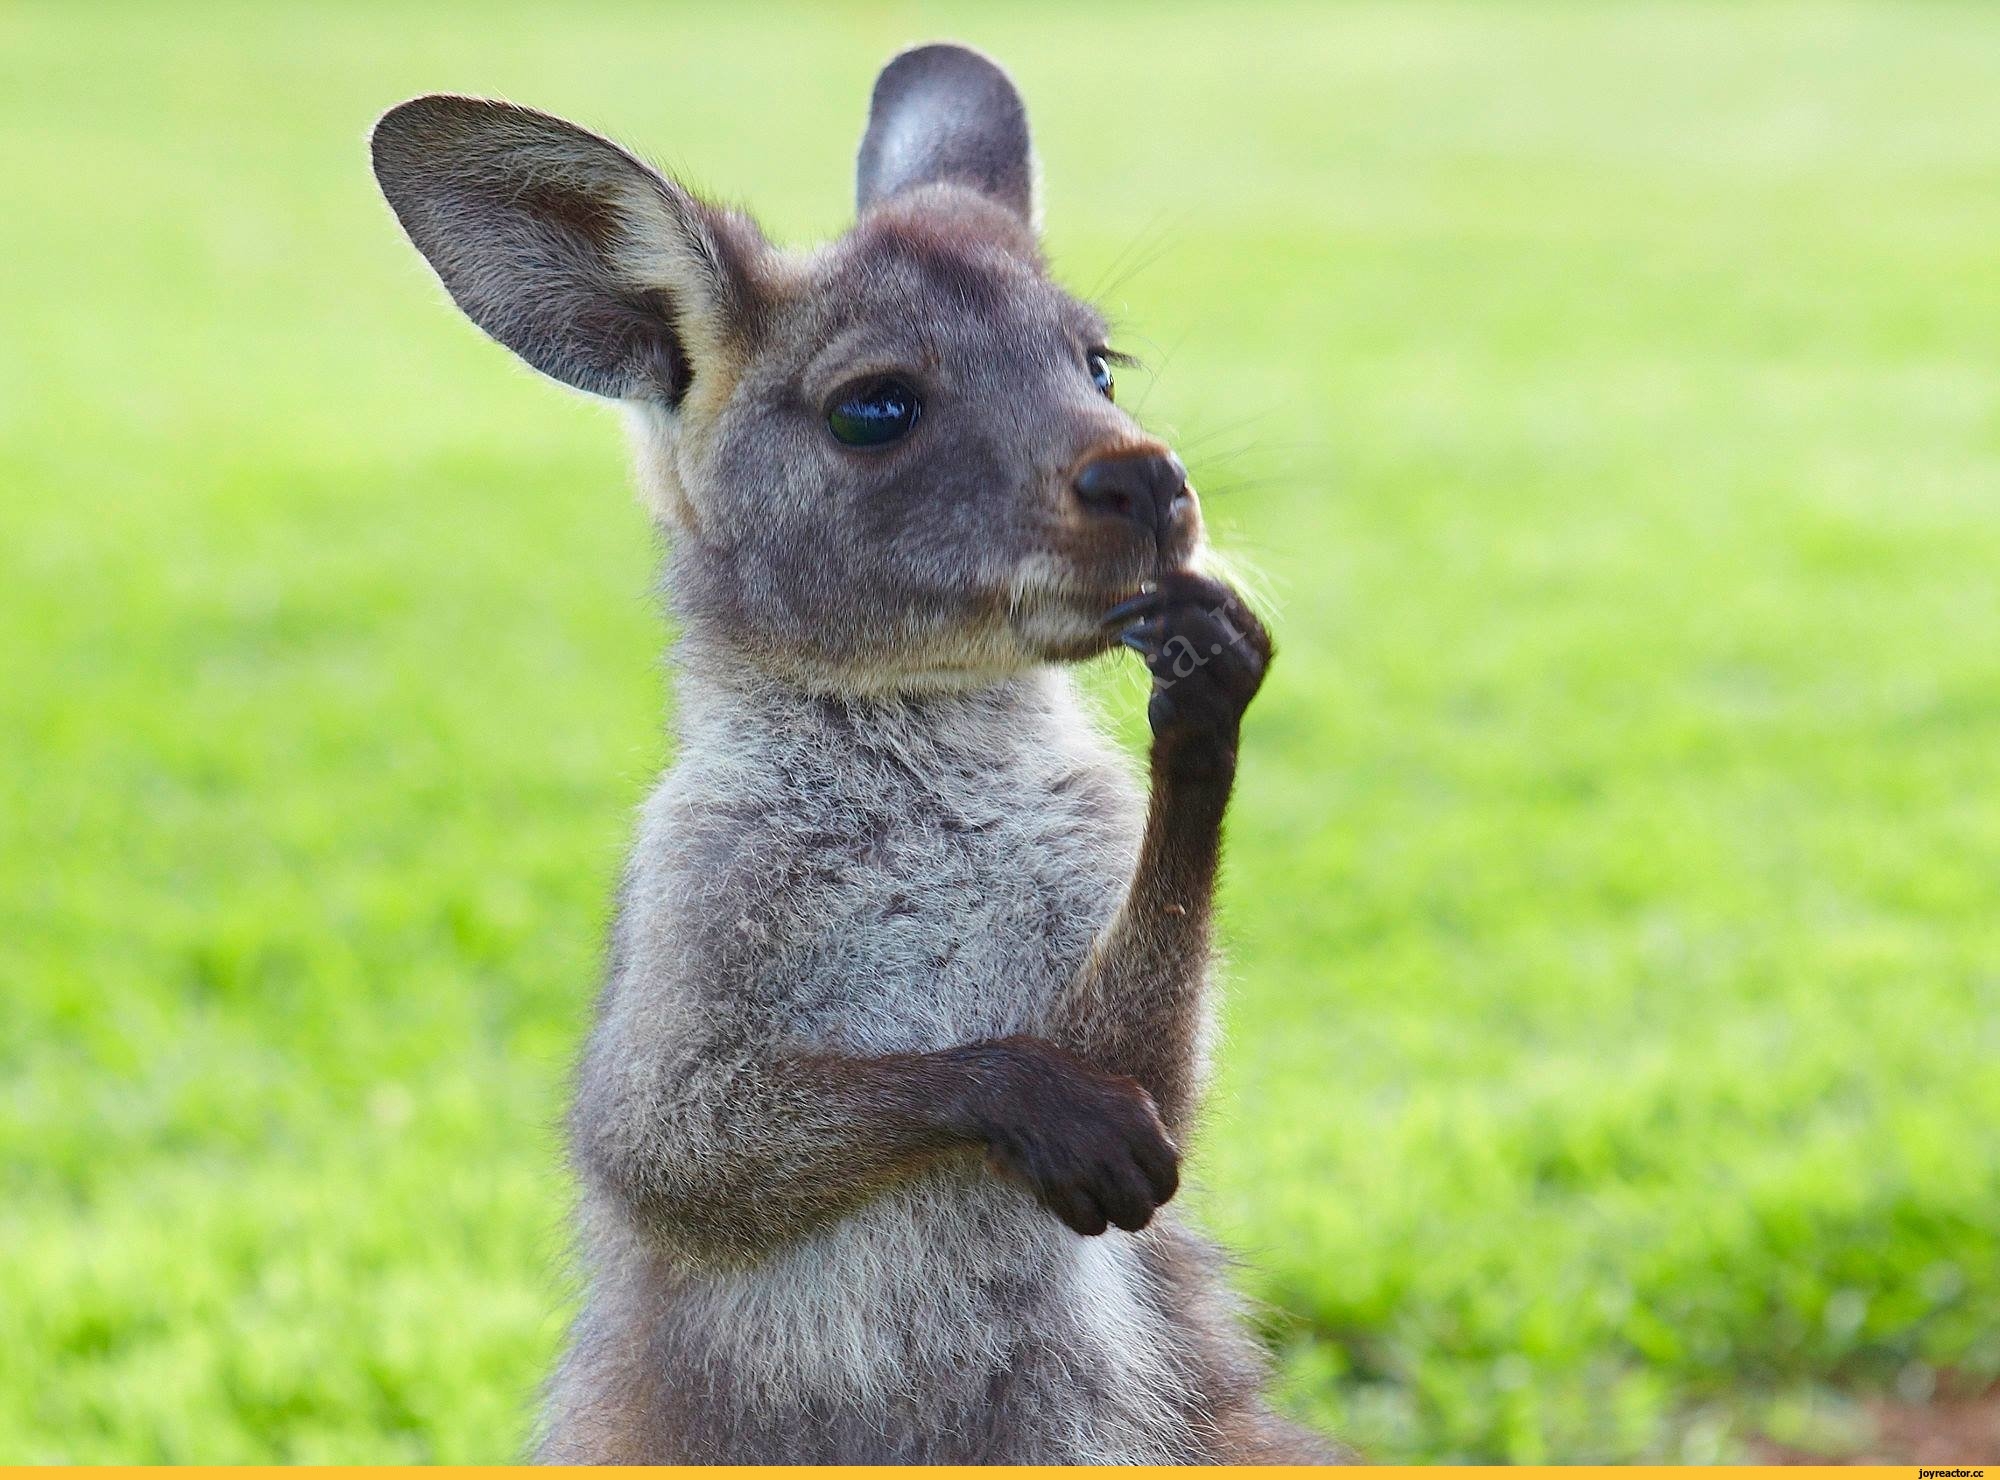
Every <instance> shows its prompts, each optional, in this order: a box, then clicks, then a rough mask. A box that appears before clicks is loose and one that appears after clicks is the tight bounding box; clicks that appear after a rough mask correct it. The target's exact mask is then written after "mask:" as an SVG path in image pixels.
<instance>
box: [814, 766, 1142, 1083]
mask: <svg viewBox="0 0 2000 1480" xmlns="http://www.w3.org/2000/svg"><path fill="white" fill-rule="evenodd" d="M1120 779H1122V778H1118V777H1116V776H1112V775H1098V774H1091V775H1088V776H1083V775H1079V774H1076V773H1073V772H1059V773H1058V774H1056V775H1053V776H1051V775H1048V774H1044V773H1040V772H1038V771H1031V772H1029V773H1028V774H1025V775H1023V774H1018V773H1013V772H1010V771H1008V770H1005V769H992V770H986V771H978V770H972V771H970V772H968V771H962V770H959V769H956V768H953V769H951V770H948V771H945V772H943V773H942V774H928V775H927V774H923V773H921V772H904V773H901V774H891V775H889V776H886V777H879V776H878V778H877V781H876V784H875V785H873V786H871V787H869V788H868V789H867V793H866V794H865V795H861V794H857V795H852V796H850V797H849V798H847V800H846V804H845V805H844V806H842V807H841V808H839V809H838V810H839V813H840V815H841V819H842V821H843V822H844V824H845V825H844V826H837V827H828V828H823V829H821V830H819V831H818V832H817V833H816V835H815V840H814V841H815V846H814V847H813V848H811V849H810V850H808V852H807V853H806V854H805V855H803V856H802V857H801V859H800V860H799V864H800V867H799V870H798V874H799V877H800V881H801V882H800V887H799V888H797V889H796V890H793V891H789V893H790V898H789V900H788V905H789V906H790V908H791V909H792V911H793V917H792V918H791V919H790V920H788V921H787V922H786V927H787V928H786V929H785V931H784V933H785V934H786V935H787V936H789V937H790V939H791V940H792V941H793V942H794V949H793V950H792V951H791V952H788V953H787V954H788V955H790V956H791V958H792V959H791V960H790V961H789V962H788V963H786V970H785V975H786V976H787V977H788V978H789V981H790V1002H789V1007H790V1010H791V1013H792V1014H793V1016H794V1019H795V1026H796V1027H797V1028H798V1029H799V1030H801V1031H802V1032H803V1033H804V1034H806V1035H807V1036H809V1037H810V1038H812V1039H814V1040H816V1041H822V1042H828V1043H838V1044H841V1045H843V1046H846V1047H851V1048H855V1049H862V1050H867V1051H872V1052H884V1051H890V1050H895V1049H926V1048H942V1047H946V1046H949V1045H951V1044H954V1043H962V1042H966V1041H968V1040H972V1039H977V1038H982V1037H994V1036H1001V1035H1004V1034H1007V1033H1020V1032H1035V1031H1037V1030H1038V1029H1039V1028H1040V1026H1041V1023H1042V1017H1043V1014H1044V1012H1045V1010H1046V1007H1047V1004H1048V1003H1049V1002H1050V1000H1051V999H1052V998H1053V996H1054V994H1055V993H1056V992H1057V991H1059V990H1060V989H1061V987H1062V986H1063V984H1064V983H1066V982H1067V981H1068V980H1069V979H1070V978H1071V977H1072V976H1073V975H1074V974H1075V972H1076V971H1077V969H1078V968H1079V967H1080V966H1081V965H1082V962H1083V959H1084V955H1085V953H1086V952H1087V951H1088V950H1089V948H1090V943H1091V940H1092V939H1093V938H1094V936H1095V935H1096V934H1097V932H1098V930H1099V929H1100V928H1101V927H1102V926H1103V924H1104V923H1105V922H1106V921H1107V920H1108V919H1109V918H1110V916H1111V913H1112V911H1113V910H1115V909H1116V907H1117V904H1118V900H1119V897H1120V893H1121V890H1122V885H1123V881H1124V879H1125V878H1126V877H1127V874H1128V872H1129V867H1130V857H1131V852H1132V850H1133V848H1135V847H1136V832H1137V829H1136V822H1135V819H1134V818H1133V817H1132V816H1131V815H1130V810H1129V808H1128V807H1126V806H1125V805H1123V804H1122V800H1121V798H1120V797H1119V796H1118V794H1117V783H1118V781H1119V780H1120Z"/></svg>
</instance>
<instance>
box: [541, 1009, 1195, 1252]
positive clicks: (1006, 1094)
mask: <svg viewBox="0 0 2000 1480" xmlns="http://www.w3.org/2000/svg"><path fill="white" fill-rule="evenodd" d="M666 1077H670V1078H671V1079H672V1080H673V1082H672V1083H670V1084H669V1083H667V1082H666ZM666 1077H663V1078H660V1079H655V1080H653V1081H652V1082H651V1083H650V1084H648V1083H647V1082H646V1081H645V1080H635V1079H634V1077H633V1076H632V1075H631V1074H630V1073H629V1072H624V1071H621V1070H619V1068H618V1067H617V1061H616V1059H615V1057H614V1056H613V1055H611V1054H610V1053H608V1052H607V1053H606V1054H605V1055H604V1057H603V1060H602V1061H601V1062H600V1061H596V1060H595V1059H593V1061H588V1062H586V1065H585V1071H584V1082H583V1085H582V1087H581V1090H580V1092H579V1095H578V1098H577V1105H576V1110H575V1112H574V1114H573V1116H572V1119H571V1126H572V1132H573V1135H574V1138H575V1141H574V1144H575V1147H576V1155H577V1161H578V1169H579V1171H580V1172H581V1174H582V1176H583V1177H584V1178H585V1180H586V1181H587V1182H588V1183H589V1184H590V1185H591V1186H592V1187H593V1188H594V1189H595V1190H596V1191H598V1192H599V1193H600V1194H604V1195H609V1196H610V1197H611V1198H612V1199H613V1200H615V1201H616V1202H617V1203H618V1204H619V1205H621V1206H622V1207H624V1208H625V1209H626V1210H627V1212H628V1214H629V1215H630V1216H631V1217H632V1218H633V1220H634V1222H635V1223H636V1224H637V1225H638V1226H639V1227H640V1228H641V1229H642V1230H643V1231H644V1232H645V1233H646V1234H647V1235H648V1236H649V1238H651V1239H652V1240H653V1241H654V1242H656V1243H658V1244H660V1245H663V1246H665V1247H667V1248H668V1249H670V1250H672V1251H674V1252H676V1253H678V1254H680V1255H682V1256H684V1257H692V1258H694V1259H697V1260H702V1261H706V1262H714V1263H722V1264H740V1263H747V1262H752V1261H754V1260H755V1259H756V1258H757V1257H758V1256H759V1255H760V1254H762V1253H764V1252H765V1251H767V1250H769V1249H771V1248H773V1247H776V1246H777V1245H779V1244H782V1243H785V1242H787V1241H789V1240H791V1239H795V1238H797V1237H798V1236H800V1235H801V1234H804V1233H807V1232H810V1231H811V1230H812V1229H814V1228H815V1227H820V1226H824V1225H825V1224H827V1223H829V1222H831V1221H833V1220H834V1219H835V1218H837V1217H839V1216H840V1215H841V1214H843V1213H845V1212H847V1211H849V1210H851V1209H852V1208H854V1207H856V1206H857V1205H859V1204H860V1203H862V1202H865V1201H866V1200H867V1199H868V1198H869V1197H871V1196H873V1195H875V1194H876V1193H878V1192H879V1191H880V1190H881V1189H882V1188H884V1187H886V1186H888V1185H891V1184H893V1183H894V1182H896V1181H899V1180H901V1179H903V1178H906V1177H908V1176H910V1175H912V1174H913V1173H915V1172H916V1171H918V1170H920V1169H921V1168H923V1167H925V1166H926V1165H928V1164H930V1163H932V1162H934V1161H936V1160H937V1159H938V1158H940V1157H942V1156H946V1155H949V1154H951V1153H953V1152H957V1151H966V1150H978V1151H983V1152H984V1153H985V1155H986V1157H987V1159H988V1161H989V1163H990V1164H991V1166H992V1167H993V1169H994V1170H995V1171H996V1172H998V1173H1000V1174H1001V1175H1003V1176H1008V1177H1011V1178H1012V1179H1014V1180H1016V1181H1018V1182H1020V1183H1022V1184H1023V1185H1024V1186H1026V1187H1027V1188H1028V1190H1029V1191H1031V1192H1032V1193H1033V1194H1034V1195H1035V1196H1037V1197H1038V1198H1040V1199H1041V1200H1042V1201H1043V1202H1044V1203H1045V1204H1047V1205H1048V1206H1049V1208H1050V1209H1051V1211H1053V1212H1055V1213H1056V1215H1057V1216H1058V1217H1060V1218H1062V1219H1063V1221H1065V1222H1066V1223H1068V1224H1069V1225H1070V1226H1071V1227H1073V1228H1076V1229H1077V1230H1078V1231H1079V1232H1083V1233H1101V1232H1103V1231H1104V1229H1105V1228H1106V1227H1107V1226H1108V1225H1109V1224H1111V1223H1116V1224H1118V1225H1119V1226H1121V1227H1131V1228H1136V1227H1140V1226H1143V1225H1144V1223H1145V1222H1146V1220H1147V1219H1148V1218H1149V1217H1150V1216H1151V1214H1152V1209H1153V1207H1154V1206H1155V1205H1156V1204H1158V1203H1160V1202H1163V1201H1165V1200H1166V1198H1168V1197H1170V1196H1171V1195H1172V1193H1173V1190H1174V1186H1175V1183H1176V1181H1177V1172H1176V1168H1175V1165H1174V1161H1173V1156H1172V1152H1171V1150H1170V1149H1169V1148H1168V1147H1167V1146H1166V1145H1165V1144H1164V1142H1162V1141H1161V1140H1160V1139H1159V1136H1158V1127H1157V1123H1156V1121H1155V1120H1154V1118H1153V1114H1152V1110H1151V1107H1150V1105H1148V1104H1147V1102H1146V1100H1145V1097H1144V1096H1143V1095H1140V1094H1138V1093H1137V1092H1136V1091H1135V1090H1134V1089H1133V1087H1132V1086H1131V1085H1129V1084H1128V1083H1126V1082H1125V1081H1123V1080H1120V1079H1118V1078H1116V1077H1114V1076H1111V1075H1107V1074H1103V1073H1100V1072H1098V1071H1097V1070H1095V1069H1093V1068H1092V1067H1091V1066H1089V1065H1087V1064H1084V1063H1082V1062H1081V1061H1079V1060H1077V1059H1076V1058H1074V1057H1073V1056H1072V1055H1070V1054H1068V1053H1066V1052H1064V1051H1063V1050H1062V1049H1060V1048H1057V1047H1055V1046H1054V1045H1052V1044H1049V1043H1045V1042H1043V1041H1041V1040H1039V1039H1034V1038H1025V1037H1016V1038H1003V1039H997V1040H993V1041H990V1042H983V1043H971V1044H965V1045H962V1046H959V1047H955V1048H949V1049H944V1050H941V1051H938V1052H932V1053H900V1054H880V1055H872V1056H866V1057H859V1056H846V1055H837V1054H826V1053H803V1052H802V1053H791V1054H774V1055H770V1056H733V1055H728V1054H724V1053H719V1052H716V1051H714V1050H709V1051H708V1052H706V1053H704V1054H703V1055H701V1056H700V1057H698V1058H697V1059H695V1060H693V1061H691V1062H690V1061H683V1062H681V1063H680V1064H678V1065H675V1066H672V1067H670V1068H669V1069H668V1075H667V1076H666Z"/></svg>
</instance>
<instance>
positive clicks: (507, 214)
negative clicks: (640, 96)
mask: <svg viewBox="0 0 2000 1480" xmlns="http://www.w3.org/2000/svg"><path fill="white" fill-rule="evenodd" d="M369 148H370V152H371V153H372V155H373V157H374V164H375V178H376V180H377V182H378V183H379V184H380V185H381V187H382V193H383V195H385V196H386V197H388V200H389V205H390V208H391V209H393V210H394V211H395V213H396V219H397V220H398V221H400V222H401V223H402V225H403V230H404V231H405V232H407V233H408V234H409V238H410V241H411V242H412V243H413V244H414V245H415V246H416V249H417V250H418V251H419V252H421V253H423V255H424V258H425V260H426V261H428V262H429V263H430V265H431V267H432V268H433V269H434V270H435V271H436V273H437V275H438V277H439V279H441V280H442V281H443V283H444V286H445V291H447V292H448V293H450V294H451V296H452V299H453V301H454V302H456V303H457V304H458V306H459V307H460V308H461V309H463V310H464V311H465V313H466V316H467V317H468V318H470V319H471V320H472V321H473V323H475V324H477V325H478V326H479V327H480V328H482V329H484V330H485V331H486V332H487V333H488V334H490V335H492V336H493V337H494V338H495V339H497V340H499V341H500V342H501V343H502V344H504V345H506V346H507V348H509V349H511V350H512V351H514V353H515V354H517V355H519V356H520V357H521V358H522V359H524V360H526V361H527V362H528V363H529V364H530V365H533V366H534V367H535V368H536V369H537V370H540V371H542V372H543V373H544V374H546V375H552V376H554V377H555V378H556V379H557V380H561V381H564V382H566V383H568V384H570V385H573V386H575V387H577V388H578V389H579V390H585V391H590V392H591V393H593V394H595V395H600V396H615V397H620V398H626V399H641V400H656V401H660V402H663V403H664V404H666V405H668V406H676V405H678V404H679V403H680V400H681V397H682V396H683V395H685V394H686V391H687V388H688V384H689V382H690V380H691V379H692V378H693V377H694V376H695V375H696V374H698V373H699V372H700V370H701V368H702V365H703V363H704V362H705V361H706V360H707V359H708V357H710V356H713V355H716V354H719V353H722V352H724V350H725V349H726V347H727V346H728V345H729V344H730V343H732V342H733V341H734V340H735V338H736V337H737V336H738V335H740V334H741V333H742V332H743V330H744V327H745V325H746V323H747V321H748V315H749V313H750V302H749V289H748V280H747V278H746V275H745V268H746V266H747V263H748V261H749V259H750V258H751V257H753V256H754V254H755V253H756V252H758V251H760V250H762V248H763V238H762V237H761V236H760V235H758V233H757V230H756V228H755V227H754V226H752V225H751V224H750V223H749V222H748V221H747V220H745V219H744V218H742V217H740V216H735V215H733V214H729V213H726V212H723V211H720V210H717V209H716V208H714V207H712V206H708V205H704V204H703V203H702V202H700V201H698V200H696V199H695V198H694V197H693V196H691V195H689V194H688V193H687V192H686V191H685V190H683V189H682V188H681V187H680V186H679V185H677V184H675V183H674V182H673V181H671V180H669V179H667V178H666V177H665V176H663V175H661V174H659V173H658V172H657V171H656V170H653V169H652V168H650V167H649V166H647V165H644V164H642V163H640V162H639V161H638V160H637V159H634V158H633V157H632V156H631V155H629V154H627V153H626V152H625V151H624V150H623V149H620V148H619V147H618V146H617V145H616V144H613V143H611V142H609V141H608V140H605V139H601V138H599V137H598V136H597V135H595V134H592V133H588V132H586V131H585V130H583V129H580V128H577V127H576V126H575V125H574V124H569V123H564V122H563V121H562V120H561V119H559V118H551V117H549V116H548V115H547V114H544V113H536V112H533V111H531V110H529V109H526V108H516V107H514V106H513V105H511V104H508V103H496V102H488V101H486V100H484V99H479V98H461V97H450V96H445V95H436V96H431V97H423V98H413V99H411V100H410V101H409V102H407V103H403V104H400V105H398V106H397V107H394V108H391V109H390V110H389V111H388V112H387V113H385V114H383V115H382V118H381V121H380V122H378V123H377V124H376V125H375V132H374V134H373V136H372V137H371V138H370V140H369Z"/></svg>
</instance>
